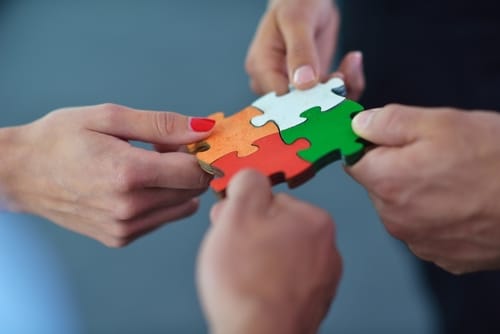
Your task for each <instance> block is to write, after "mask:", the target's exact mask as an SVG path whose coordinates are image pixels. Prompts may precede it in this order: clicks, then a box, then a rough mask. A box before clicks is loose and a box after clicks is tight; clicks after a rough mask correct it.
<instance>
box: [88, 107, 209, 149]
mask: <svg viewBox="0 0 500 334" xmlns="http://www.w3.org/2000/svg"><path fill="white" fill-rule="evenodd" d="M89 108H92V109H94V111H95V113H94V114H93V115H95V116H96V117H93V118H92V119H90V120H89V123H90V128H91V129H92V130H94V131H98V132H102V133H105V134H109V135H112V136H116V137H120V138H123V139H127V140H138V141H143V142H148V143H154V144H168V145H183V144H189V143H193V142H196V141H199V140H202V139H204V138H205V137H207V136H208V135H209V134H210V132H211V130H212V128H213V127H214V126H215V120H213V119H210V118H203V117H188V116H185V115H182V114H178V113H175V112H170V111H149V110H137V109H132V108H127V107H123V106H119V105H114V104H104V105H100V106H94V107H89ZM96 109H97V110H96ZM86 114H87V115H90V114H92V113H86Z"/></svg>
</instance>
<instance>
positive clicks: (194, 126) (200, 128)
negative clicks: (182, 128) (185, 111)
mask: <svg viewBox="0 0 500 334" xmlns="http://www.w3.org/2000/svg"><path fill="white" fill-rule="evenodd" d="M189 126H190V127H191V130H193V131H196V132H207V131H210V130H212V129H213V127H214V126H215V120H214V119H211V118H202V117H191V118H190V119H189Z"/></svg>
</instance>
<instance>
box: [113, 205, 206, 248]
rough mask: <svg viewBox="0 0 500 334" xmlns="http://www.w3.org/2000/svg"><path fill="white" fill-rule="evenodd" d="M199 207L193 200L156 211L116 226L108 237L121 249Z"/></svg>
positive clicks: (190, 213) (186, 215) (189, 214)
mask: <svg viewBox="0 0 500 334" xmlns="http://www.w3.org/2000/svg"><path fill="white" fill-rule="evenodd" d="M198 207H199V199H197V198H193V199H190V200H188V201H186V202H184V203H182V204H179V205H177V206H173V207H169V208H163V209H158V210H155V211H152V212H149V213H147V214H145V215H143V216H142V217H140V218H136V219H134V220H130V221H124V222H123V223H122V224H120V225H116V226H117V229H116V230H115V231H113V232H112V233H111V235H110V237H111V238H113V239H114V242H115V243H116V244H117V246H114V247H122V246H125V245H127V244H129V243H130V242H132V241H133V240H135V239H137V238H139V237H140V236H143V235H145V234H147V233H150V232H152V231H154V230H156V229H157V228H159V227H161V226H163V225H165V224H167V223H170V222H174V221H177V220H180V219H182V218H186V217H188V216H191V215H192V214H193V213H195V212H196V210H197V209H198Z"/></svg>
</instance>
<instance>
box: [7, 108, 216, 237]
mask: <svg viewBox="0 0 500 334" xmlns="http://www.w3.org/2000/svg"><path fill="white" fill-rule="evenodd" d="M189 124H190V119H189V118H188V117H186V116H183V115H180V114H176V113H171V112H153V111H140V110H134V109H130V108H126V107H122V106H118V105H113V104H104V105H98V106H90V107H80V108H70V109H60V110H56V111H53V112H51V113H49V114H47V115H46V116H45V117H43V118H41V119H39V120H37V121H35V122H33V123H30V124H27V125H24V126H20V127H14V128H4V129H0V147H2V152H3V154H2V157H1V158H0V160H1V164H0V206H1V207H3V209H5V210H10V211H21V212H29V213H32V214H36V215H39V216H42V217H45V218H47V219H49V220H51V221H53V222H55V223H56V224H59V225H61V226H63V227H65V228H67V229H70V230H72V231H75V232H78V233H81V234H84V235H86V236H89V237H91V238H94V239H96V240H98V241H100V242H102V243H104V244H105V245H107V246H110V247H121V246H124V245H126V244H128V243H129V242H131V241H132V240H134V239H136V238H137V237H139V236H141V235H143V234H145V233H147V232H149V231H151V230H153V229H155V228H157V227H159V226H161V225H162V224H164V223H165V222H170V221H173V220H176V219H180V218H183V217H186V216H188V215H190V214H192V213H193V212H195V211H196V209H197V207H198V199H197V198H196V196H198V195H199V194H201V193H202V192H203V191H204V190H205V189H206V188H207V185H208V183H209V181H210V176H209V175H208V174H206V173H205V172H203V171H202V170H201V168H200V167H199V165H198V163H197V161H196V158H195V157H194V156H191V155H189V154H187V153H183V152H182V150H181V148H182V147H183V144H187V143H191V142H195V141H198V140H201V139H203V138H204V137H206V136H207V135H208V134H209V132H196V131H193V130H192V129H191V128H190V125H189ZM128 140H138V141H143V142H147V143H154V144H156V146H157V149H158V151H160V152H163V153H159V152H155V151H150V150H146V149H142V148H137V147H133V146H132V145H130V144H129V143H128Z"/></svg>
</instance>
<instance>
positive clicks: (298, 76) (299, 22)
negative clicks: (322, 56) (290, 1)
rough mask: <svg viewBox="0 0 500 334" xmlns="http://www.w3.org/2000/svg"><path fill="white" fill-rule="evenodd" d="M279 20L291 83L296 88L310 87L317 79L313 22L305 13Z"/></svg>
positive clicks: (317, 57)
mask: <svg viewBox="0 0 500 334" xmlns="http://www.w3.org/2000/svg"><path fill="white" fill-rule="evenodd" d="M297 17H299V18H300V19H297ZM302 17H304V18H302ZM291 18H295V20H292V19H291ZM278 19H279V18H278ZM280 21H281V22H280V23H281V24H280V27H281V33H282V34H283V39H284V42H285V47H286V58H287V67H288V73H289V78H290V79H291V83H292V85H293V86H295V87H296V88H298V89H307V88H311V87H313V86H314V85H315V84H316V83H317V82H318V81H319V54H318V50H317V49H316V43H315V40H314V24H313V22H310V21H312V20H308V18H307V15H304V16H301V15H298V16H297V15H290V16H285V17H283V18H282V20H280Z"/></svg>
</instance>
